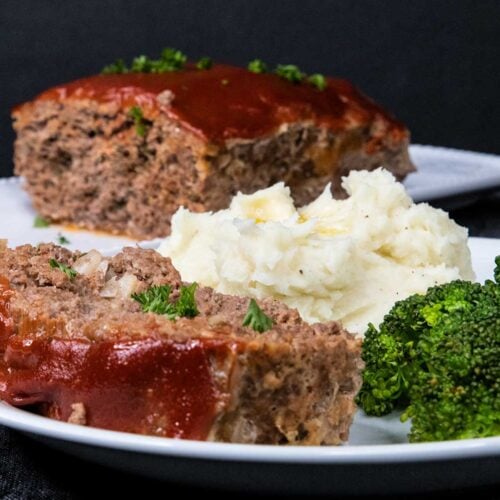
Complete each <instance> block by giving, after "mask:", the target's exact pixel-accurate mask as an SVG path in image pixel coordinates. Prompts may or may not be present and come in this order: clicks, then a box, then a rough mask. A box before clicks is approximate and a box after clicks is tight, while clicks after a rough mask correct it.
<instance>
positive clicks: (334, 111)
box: [37, 64, 406, 144]
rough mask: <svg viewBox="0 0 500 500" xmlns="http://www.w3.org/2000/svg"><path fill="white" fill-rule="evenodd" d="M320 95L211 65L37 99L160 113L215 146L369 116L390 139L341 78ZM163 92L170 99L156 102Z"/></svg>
mask: <svg viewBox="0 0 500 500" xmlns="http://www.w3.org/2000/svg"><path fill="white" fill-rule="evenodd" d="M327 81H328V85H327V87H326V88H325V89H324V90H319V89H318V88H316V87H315V86H313V85H311V84H309V83H305V82H304V83H301V84H293V83H291V82H289V81H286V80H284V79H282V78H280V77H278V76H277V75H273V74H257V73H252V72H250V71H247V70H246V69H243V68H239V67H235V66H227V65H222V64H220V65H215V66H213V67H212V68H211V69H209V70H197V69H195V68H192V67H187V68H186V69H184V70H182V71H174V72H171V73H162V74H154V73H148V74H144V73H127V74H116V75H97V76H92V77H89V78H84V79H81V80H77V81H74V82H72V83H68V84H66V85H61V86H57V87H54V88H52V89H49V90H47V91H45V92H44V93H42V94H41V95H40V96H38V98H37V99H39V100H56V101H65V100H68V99H92V100H95V101H98V102H102V103H107V102H113V103H117V104H118V105H119V106H121V107H124V108H130V107H133V106H140V107H141V108H142V109H143V111H144V113H145V116H146V118H147V117H148V113H153V112H158V111H159V112H164V113H166V114H167V115H169V116H171V117H174V118H177V119H178V120H180V121H181V122H182V123H183V125H184V126H186V127H187V128H189V129H190V130H192V131H194V132H195V133H197V134H198V135H200V136H201V137H203V138H205V139H206V140H208V141H211V142H213V143H215V144H222V143H224V141H225V140H227V139H231V138H255V137H259V136H263V135H266V134H269V133H271V132H273V131H274V130H276V129H277V128H278V127H279V126H280V125H282V124H283V123H291V122H296V121H311V122H313V123H316V124H317V125H321V126H325V127H327V128H330V129H332V130H333V131H343V130H346V128H347V129H349V128H352V127H353V124H354V126H356V127H357V126H366V125H369V124H370V123H371V122H372V121H373V120H374V118H375V117H379V118H381V119H383V120H384V121H385V122H386V125H387V128H388V129H389V130H390V131H392V133H396V134H406V128H405V127H404V125H403V124H401V123H400V122H398V121H396V120H395V119H394V118H393V117H392V116H390V115H389V114H388V113H386V112H385V111H384V110H383V109H382V108H381V107H380V106H378V105H377V104H375V103H374V102H373V101H371V100H370V99H368V98H367V97H366V96H364V95H363V94H362V93H360V92H359V91H358V90H357V89H356V88H355V87H354V86H353V85H352V84H351V83H349V82H348V81H346V80H341V79H336V78H329V79H328V80H327ZM165 91H170V92H171V93H172V94H170V95H164V98H160V99H157V97H158V96H159V95H160V94H161V93H162V92H165Z"/></svg>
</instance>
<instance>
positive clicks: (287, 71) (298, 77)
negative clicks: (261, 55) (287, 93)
mask: <svg viewBox="0 0 500 500" xmlns="http://www.w3.org/2000/svg"><path fill="white" fill-rule="evenodd" d="M274 72H275V73H276V74H277V75H278V76H279V77H281V78H284V79H285V80H288V81H289V82H292V83H300V82H301V81H302V80H303V79H304V78H305V76H306V75H305V74H304V73H302V71H300V69H299V67H298V66H295V65H294V64H278V66H276V69H275V70H274Z"/></svg>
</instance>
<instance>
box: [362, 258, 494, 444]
mask: <svg viewBox="0 0 500 500" xmlns="http://www.w3.org/2000/svg"><path fill="white" fill-rule="evenodd" d="M495 262H496V264H497V268H496V269H495V279H498V278H499V277H500V258H499V257H497V259H496V260H495ZM363 359H364V361H365V364H366V367H365V370H364V372H363V387H362V389H361V391H360V393H359V395H358V398H357V401H358V404H359V405H360V406H361V407H362V408H363V409H364V410H365V412H366V413H367V414H369V415H378V416H380V415H384V414H387V413H389V412H390V411H392V410H394V409H395V408H401V409H406V410H405V412H404V413H403V416H402V419H403V420H405V419H407V418H409V417H411V419H412V430H411V433H410V441H434V440H446V439H461V438H468V437H486V436H493V435H497V434H500V382H499V379H500V361H499V360H500V285H499V284H498V282H493V281H487V282H486V283H485V284H484V285H480V284H478V283H470V282H467V281H460V280H457V281H453V282H451V283H447V284H445V285H440V286H437V287H433V288H431V289H429V291H428V292H427V293H426V294H425V295H413V296H411V297H409V298H408V299H406V300H403V301H400V302H398V303H396V304H395V305H394V307H393V308H392V310H391V311H390V312H389V313H388V314H387V315H386V316H385V318H384V321H383V323H382V324H381V325H380V327H379V329H378V330H377V329H376V328H375V327H374V326H373V325H370V326H369V328H368V331H367V332H366V336H365V341H364V344H363Z"/></svg>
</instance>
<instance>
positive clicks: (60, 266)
mask: <svg viewBox="0 0 500 500" xmlns="http://www.w3.org/2000/svg"><path fill="white" fill-rule="evenodd" d="M49 264H50V267H51V268H52V269H59V271H62V272H63V273H64V274H65V275H66V276H67V277H68V278H69V279H70V280H72V279H73V278H75V277H76V276H77V275H78V273H77V272H76V271H75V270H74V269H73V268H71V267H69V266H67V265H66V264H63V263H62V262H57V260H56V259H50V260H49Z"/></svg>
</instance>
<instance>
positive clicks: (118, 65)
mask: <svg viewBox="0 0 500 500" xmlns="http://www.w3.org/2000/svg"><path fill="white" fill-rule="evenodd" d="M101 73H102V74H103V75H119V74H123V73H128V68H127V65H126V64H125V62H124V61H123V59H117V60H116V61H115V62H114V63H111V64H108V65H107V66H104V68H102V71H101Z"/></svg>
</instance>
